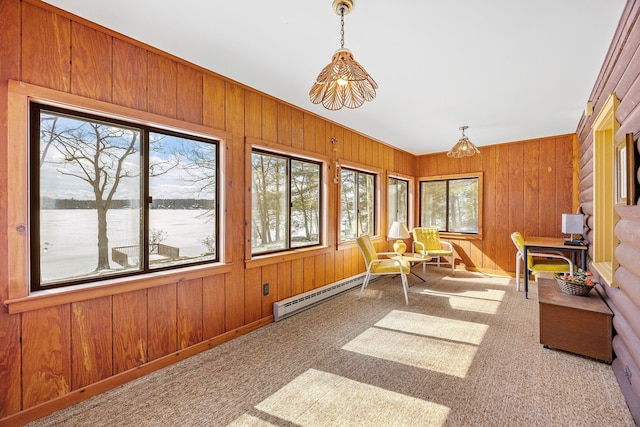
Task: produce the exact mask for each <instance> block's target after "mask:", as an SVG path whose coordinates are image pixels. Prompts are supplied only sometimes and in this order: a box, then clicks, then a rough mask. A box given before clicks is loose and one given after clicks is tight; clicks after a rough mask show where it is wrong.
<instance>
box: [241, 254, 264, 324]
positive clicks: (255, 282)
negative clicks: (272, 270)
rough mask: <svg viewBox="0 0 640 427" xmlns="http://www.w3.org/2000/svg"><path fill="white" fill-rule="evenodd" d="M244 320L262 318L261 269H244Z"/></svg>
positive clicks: (248, 321) (252, 320)
mask: <svg viewBox="0 0 640 427" xmlns="http://www.w3.org/2000/svg"><path fill="white" fill-rule="evenodd" d="M244 301H245V305H244V316H245V318H244V322H245V324H247V323H251V322H255V321H257V320H260V319H261V318H262V269H261V268H260V267H257V268H248V269H246V270H245V271H244Z"/></svg>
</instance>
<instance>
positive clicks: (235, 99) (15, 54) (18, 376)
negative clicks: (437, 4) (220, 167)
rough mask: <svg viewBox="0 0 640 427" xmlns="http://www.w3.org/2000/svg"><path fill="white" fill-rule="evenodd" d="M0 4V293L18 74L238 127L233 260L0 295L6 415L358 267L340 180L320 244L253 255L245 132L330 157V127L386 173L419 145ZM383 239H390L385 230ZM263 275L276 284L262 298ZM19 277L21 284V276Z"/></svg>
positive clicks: (199, 346) (244, 321)
mask: <svg viewBox="0 0 640 427" xmlns="http://www.w3.org/2000/svg"><path fill="white" fill-rule="evenodd" d="M0 16H2V19H0V33H1V34H2V38H1V39H0V63H1V64H2V66H1V67H0V265H1V267H0V297H1V298H2V300H3V301H5V300H7V299H8V298H9V294H8V286H7V283H8V282H9V278H8V270H9V269H8V263H7V258H8V257H7V254H8V251H9V250H10V249H11V248H10V246H9V242H10V238H9V237H8V235H9V234H10V233H11V232H13V231H12V230H8V219H7V218H8V215H7V205H8V200H9V197H8V191H9V188H10V185H9V182H10V180H11V177H10V176H8V175H7V165H8V164H9V162H10V161H11V160H10V159H9V158H8V152H7V143H8V140H7V129H8V108H9V107H8V102H7V98H8V82H9V81H10V80H14V81H23V82H25V83H28V84H30V85H34V86H37V87H42V88H46V89H54V90H56V91H59V92H61V93H65V94H72V95H77V96H81V97H85V98H87V99H90V100H97V101H103V102H107V103H110V104H112V105H114V106H121V107H126V108H132V109H135V110H139V111H141V112H147V113H153V114H155V115H158V116H162V117H166V118H167V119H171V120H180V121H183V122H187V123H194V124H196V125H202V126H207V127H209V128H214V129H219V130H220V131H221V132H224V133H225V134H226V135H229V136H230V137H229V138H228V140H227V141H226V142H227V143H226V144H225V152H224V159H225V165H224V168H225V180H224V197H225V206H226V208H227V209H226V211H225V212H224V222H225V232H224V234H225V235H224V242H225V247H224V248H223V251H224V253H225V263H226V265H227V267H226V268H224V269H222V270H215V271H220V272H219V273H215V274H209V275H202V276H198V275H197V274H195V273H190V274H189V276H188V277H186V278H185V277H182V276H181V275H180V274H178V275H167V276H165V278H164V279H162V278H160V279H157V280H156V281H155V282H153V281H151V282H149V285H148V286H147V285H145V286H143V287H142V288H141V289H135V290H131V291H122V290H117V291H114V292H113V294H109V295H100V296H96V297H91V298H88V299H84V298H81V300H78V301H71V302H66V303H62V304H53V305H51V304H48V306H46V307H43V308H36V309H27V310H22V312H20V313H17V314H8V313H7V309H6V307H4V309H3V310H0V342H2V345H1V346H0V384H2V387H0V424H4V423H23V422H25V421H27V420H29V419H33V418H34V417H39V416H42V415H45V414H46V413H49V412H52V411H54V410H55V409H59V408H61V407H64V406H67V405H69V404H72V403H74V402H76V401H79V400H82V399H84V398H87V397H89V396H90V395H92V394H95V393H98V392H101V391H104V390H106V389H108V388H111V387H114V386H116V385H118V384H119V383H122V382H126V381H128V380H131V379H133V378H135V377H137V376H140V375H143V374H145V373H148V372H150V371H151V370H154V369H158V368H159V367H162V366H166V365H167V364H170V363H174V362H175V361H176V360H179V359H180V358H183V357H187V356H189V355H190V354H194V353H195V352H197V351H202V350H204V349H206V348H209V347H211V346H212V345H216V344H217V343H220V342H223V341H224V340H228V339H232V338H233V337H234V336H237V335H238V334H241V333H245V332H247V331H249V330H251V329H253V328H256V327H260V326H261V325H263V324H265V323H268V322H270V321H272V319H273V317H272V314H273V302H275V301H278V300H282V299H284V298H287V297H290V296H293V295H296V294H299V293H302V292H304V291H308V290H311V289H314V288H317V287H320V286H323V285H325V284H328V283H331V282H334V281H337V280H340V279H343V278H345V277H349V276H352V275H354V274H358V273H360V272H362V271H364V266H363V263H362V261H361V259H360V254H359V252H358V250H357V248H356V247H355V246H354V245H340V246H338V245H337V244H336V236H335V233H334V232H332V230H335V229H336V219H335V216H336V213H335V209H334V208H333V207H335V206H337V204H336V200H337V194H336V188H337V187H336V186H332V185H330V186H328V190H329V194H328V202H329V203H328V205H329V209H328V212H329V215H330V217H329V218H328V220H327V221H328V229H329V231H328V241H327V246H326V247H324V248H320V249H317V250H306V251H299V252H295V253H291V254H288V255H281V256H276V257H270V258H269V257H267V258H263V259H261V260H260V261H259V262H258V261H252V260H245V247H246V243H247V239H248V237H247V236H249V235H250V234H249V233H247V232H246V227H245V224H244V222H243V219H244V218H245V211H246V209H247V206H246V194H247V192H248V191H249V185H250V182H247V180H246V177H245V169H246V162H247V157H246V152H247V150H246V144H247V143H246V140H247V139H259V140H261V141H266V142H268V143H270V144H274V145H277V146H278V147H279V148H280V149H286V148H287V147H291V149H292V150H304V152H305V153H309V154H310V155H316V156H318V157H319V158H326V159H333V155H334V151H333V150H334V146H333V145H332V144H331V142H330V139H331V137H334V136H335V137H337V138H338V140H339V144H338V145H337V147H335V148H336V149H337V151H336V153H335V154H336V155H337V156H338V158H339V159H340V160H341V161H348V162H353V163H357V164H361V165H365V166H366V167H370V168H375V169H377V170H381V171H384V173H383V174H381V176H383V177H384V176H386V175H385V174H386V173H387V172H396V173H403V174H407V175H413V174H414V172H415V171H414V168H415V158H414V156H412V155H410V154H408V153H405V152H402V151H400V150H397V149H394V148H392V147H390V146H388V145H386V144H383V143H381V142H379V141H375V140H373V139H371V138H369V137H366V136H364V135H361V134H358V133H356V132H354V131H352V130H349V129H346V128H343V127H341V126H339V125H337V124H335V123H333V122H330V121H327V120H325V119H322V118H320V117H318V116H316V115H314V114H311V113H309V112H306V111H303V110H300V109H298V108H296V107H293V106H291V105H289V104H286V103H284V102H281V101H279V100H277V99H274V98H272V97H270V96H268V95H265V94H263V93H260V92H258V91H256V90H254V89H252V88H249V87H245V86H243V85H241V84H238V83H237V82H234V81H231V80H229V79H227V78H224V77H222V76H219V75H217V74H215V73H213V72H211V71H208V70H205V69H202V68H199V67H197V66H194V65H192V64H190V63H188V62H186V61H183V60H181V59H179V58H175V57H172V56H170V55H167V54H165V53H163V52H161V51H158V50H156V49H154V48H152V47H150V46H146V45H144V44H141V43H139V42H136V41H134V40H131V39H127V38H125V37H123V36H121V35H119V34H117V33H114V32H112V31H110V30H108V29H105V28H102V27H99V26H97V25H95V24H93V23H90V22H87V21H85V20H83V19H79V18H77V17H74V16H73V15H70V14H68V13H66V12H64V11H60V10H58V9H56V8H54V7H51V6H49V5H47V4H44V3H41V2H39V1H37V0H24V1H19V0H0ZM328 163H329V164H330V165H332V163H331V162H328ZM331 167H332V166H331ZM331 173H332V172H331ZM383 188H384V187H383ZM12 191H15V190H12ZM12 196H16V197H24V198H27V197H28V196H27V194H19V195H17V194H15V193H14V194H13V195H12ZM383 206H384V205H383ZM382 211H385V210H384V209H382ZM383 224H384V223H383ZM385 226H386V224H384V225H383V226H382V227H381V229H384V228H385ZM375 245H376V246H377V247H378V248H379V249H380V250H382V249H386V248H387V243H386V242H385V241H384V239H382V238H378V239H377V240H376V241H375ZM147 280H148V279H147ZM266 282H268V283H270V284H271V286H270V289H271V292H270V294H269V295H267V296H263V295H262V284H263V283H266ZM24 289H25V295H26V290H27V289H28V284H27V283H26V281H25V283H24ZM45 305H46V304H45Z"/></svg>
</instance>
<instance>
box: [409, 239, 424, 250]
mask: <svg viewBox="0 0 640 427" xmlns="http://www.w3.org/2000/svg"><path fill="white" fill-rule="evenodd" d="M416 245H418V246H420V247H421V249H420V250H421V251H424V250H425V248H424V243H422V242H416V241H415V240H414V241H413V243H412V244H411V250H412V252H413V253H418V251H416Z"/></svg>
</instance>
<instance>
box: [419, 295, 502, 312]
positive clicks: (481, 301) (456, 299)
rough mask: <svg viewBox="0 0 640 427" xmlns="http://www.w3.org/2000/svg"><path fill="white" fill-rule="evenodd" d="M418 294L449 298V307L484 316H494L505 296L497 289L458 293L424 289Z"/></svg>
mask: <svg viewBox="0 0 640 427" xmlns="http://www.w3.org/2000/svg"><path fill="white" fill-rule="evenodd" d="M420 293H421V294H422V295H434V296H438V297H445V298H449V305H451V308H453V309H456V310H464V311H475V312H478V313H484V314H496V313H497V311H498V307H500V303H501V302H502V300H503V299H504V296H505V291H501V290H497V289H485V290H481V291H475V290H473V291H471V290H467V291H464V292H460V293H455V292H440V291H434V290H431V289H425V290H423V291H422V292H420Z"/></svg>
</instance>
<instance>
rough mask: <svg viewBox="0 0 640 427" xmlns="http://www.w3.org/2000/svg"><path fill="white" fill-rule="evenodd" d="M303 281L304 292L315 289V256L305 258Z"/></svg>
mask: <svg viewBox="0 0 640 427" xmlns="http://www.w3.org/2000/svg"><path fill="white" fill-rule="evenodd" d="M302 283H303V289H304V292H308V291H310V290H313V289H314V288H315V287H316V259H315V257H313V256H308V257H304V258H303V276H302Z"/></svg>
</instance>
